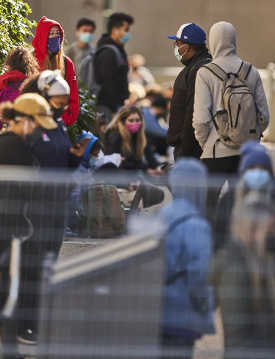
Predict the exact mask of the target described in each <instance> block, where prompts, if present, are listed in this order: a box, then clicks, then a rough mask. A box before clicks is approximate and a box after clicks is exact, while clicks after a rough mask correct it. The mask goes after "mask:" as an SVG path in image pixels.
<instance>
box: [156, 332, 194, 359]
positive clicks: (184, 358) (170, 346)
mask: <svg viewBox="0 0 275 359" xmlns="http://www.w3.org/2000/svg"><path fill="white" fill-rule="evenodd" d="M194 344H195V340H194V339H188V338H185V337H180V336H173V335H163V337H162V355H161V358H162V359H191V358H192V354H193V349H194Z"/></svg>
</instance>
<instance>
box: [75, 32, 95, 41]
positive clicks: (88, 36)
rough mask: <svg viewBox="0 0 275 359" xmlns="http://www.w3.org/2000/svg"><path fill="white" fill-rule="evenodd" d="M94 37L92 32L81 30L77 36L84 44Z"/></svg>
mask: <svg viewBox="0 0 275 359" xmlns="http://www.w3.org/2000/svg"><path fill="white" fill-rule="evenodd" d="M93 39H94V34H91V33H90V32H81V33H80V36H79V40H80V41H81V42H83V43H84V44H89V43H90V42H92V41H93Z"/></svg>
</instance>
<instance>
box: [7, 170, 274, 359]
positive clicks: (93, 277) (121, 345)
mask: <svg viewBox="0 0 275 359" xmlns="http://www.w3.org/2000/svg"><path fill="white" fill-rule="evenodd" d="M76 188H78V190H79V183H78V184H76V183H75V181H74V180H73V176H72V175H71V173H58V174H57V173H48V172H40V173H38V172H35V171H26V170H24V171H23V170H20V169H10V168H9V169H8V170H5V169H4V168H3V170H1V173H0V228H1V238H0V243H1V244H0V288H1V298H0V301H1V308H0V309H1V342H2V346H1V348H2V356H3V358H15V357H17V356H18V355H19V353H20V352H21V354H22V355H25V357H30V356H31V357H35V358H43V359H46V358H171V359H172V358H192V357H193V358H195V359H198V358H211V359H212V358H222V357H223V356H224V357H226V358H253V359H256V358H257V359H260V358H271V357H272V358H273V357H274V340H273V333H274V329H275V319H274V313H275V307H274V303H275V302H274V298H275V286H274V278H275V270H274V269H275V267H274V248H275V245H274V243H275V242H274V241H275V235H274V234H275V229H274V218H275V216H274V214H275V212H274V208H273V202H274V201H273V186H270V187H268V188H266V189H265V190H261V191H249V190H248V189H247V187H246V186H245V184H244V183H243V181H242V180H240V181H239V180H236V179H229V181H227V182H226V183H224V178H212V177H211V178H209V179H208V181H207V182H205V183H204V184H202V182H201V183H200V184H199V182H198V181H197V179H196V178H188V185H187V184H186V180H184V181H182V180H181V179H180V178H176V183H174V184H173V185H171V183H170V182H169V183H168V181H167V178H166V177H165V176H163V177H162V179H158V181H154V182H152V181H151V183H148V182H147V179H146V180H144V178H141V176H140V175H138V176H137V175H136V174H135V175H133V176H132V175H128V174H127V175H126V174H123V175H119V176H118V175H117V176H114V175H110V174H109V173H108V174H107V175H102V176H101V178H100V180H98V182H97V184H93V185H91V184H90V183H85V182H83V183H81V188H80V192H78V200H77V202H75V193H76V192H75V190H76ZM91 188H92V189H91ZM114 189H115V190H117V189H122V191H117V192H114ZM87 191H92V193H91V192H90V194H89V196H87V193H86V192H87ZM181 191H183V192H181ZM121 193H123V195H121ZM179 193H182V194H181V195H179ZM126 197H127V198H126ZM110 198H111V200H110ZM87 199H88V201H87ZM71 201H74V202H73V205H71ZM85 201H86V202H85ZM117 201H118V202H119V206H117V203H118V202H117ZM192 201H193V202H192ZM83 202H85V205H86V207H85V206H84V205H83V206H82V204H83ZM114 202H116V205H115V204H114ZM76 204H77V206H76ZM87 204H88V206H90V207H91V208H90V209H89V211H87ZM199 204H200V205H202V207H201V208H200V209H199V210H198V211H197V210H196V208H198V206H199ZM196 206H197V207H196ZM145 207H146V208H145ZM70 211H73V212H70ZM188 211H189V212H190V211H191V212H190V213H189V212H188ZM87 213H88V214H87ZM72 215H73V220H72ZM122 217H123V220H121V218H122ZM76 221H77V223H78V224H77V225H76V226H75V227H73V225H72V224H75V223H76ZM87 221H90V224H89V226H90V227H89V226H88V225H87ZM118 221H119V223H120V225H119V227H117V222H118ZM102 226H103V227H102ZM104 226H108V228H109V230H110V231H111V232H110V233H112V230H113V233H114V235H113V236H112V235H108V236H107V237H108V238H106V236H105V235H103V234H102V233H103V232H101V230H102V228H104ZM72 227H73V228H72ZM83 228H85V231H84V230H82V229H83ZM89 228H90V229H91V232H90V233H89ZM95 228H96V232H94V230H95ZM118 228H119V230H118ZM94 233H97V237H95V236H94ZM101 234H102V238H100V237H101ZM206 278H209V279H206ZM216 309H219V312H216V318H217V316H218V319H219V321H221V322H222V325H223V333H222V332H221V328H220V327H217V320H216V321H215V323H214V312H215V310H216ZM217 313H220V314H217ZM211 322H212V324H213V330H212V329H211ZM167 323H168V324H167ZM214 324H215V326H214ZM194 328H195V329H194ZM28 329H31V333H29V331H28ZM215 332H216V333H215ZM217 332H218V336H217ZM26 334H32V335H31V336H29V337H28V336H27V335H26ZM34 334H35V335H37V336H35V335H34ZM215 335H216V336H215ZM214 338H215V339H214ZM22 339H23V340H22ZM19 343H21V344H19ZM22 343H23V344H24V345H23V346H22ZM195 343H197V345H196V346H195ZM27 344H35V345H32V346H30V345H27ZM223 346H224V349H223ZM223 351H224V352H225V353H223Z"/></svg>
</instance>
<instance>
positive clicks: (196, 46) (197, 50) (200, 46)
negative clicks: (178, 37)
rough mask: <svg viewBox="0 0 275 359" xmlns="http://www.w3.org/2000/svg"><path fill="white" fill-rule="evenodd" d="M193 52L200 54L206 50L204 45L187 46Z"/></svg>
mask: <svg viewBox="0 0 275 359" xmlns="http://www.w3.org/2000/svg"><path fill="white" fill-rule="evenodd" d="M188 45H189V46H190V47H191V48H192V49H194V51H195V52H200V51H203V50H205V49H206V45H205V44H188Z"/></svg>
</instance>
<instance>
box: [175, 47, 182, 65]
mask: <svg viewBox="0 0 275 359" xmlns="http://www.w3.org/2000/svg"><path fill="white" fill-rule="evenodd" d="M174 54H175V57H176V59H177V60H178V61H179V62H181V60H182V55H181V54H180V52H179V48H178V46H175V47H174Z"/></svg>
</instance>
